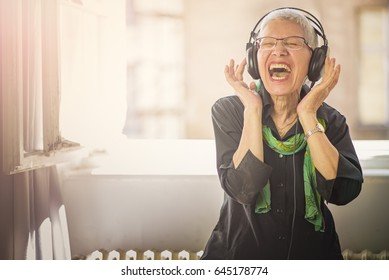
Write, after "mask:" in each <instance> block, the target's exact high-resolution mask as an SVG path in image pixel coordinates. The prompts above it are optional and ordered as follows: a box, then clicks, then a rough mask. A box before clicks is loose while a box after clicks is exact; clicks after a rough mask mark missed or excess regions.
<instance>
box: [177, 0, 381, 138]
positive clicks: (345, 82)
mask: <svg viewBox="0 0 389 280" xmlns="http://www.w3.org/2000/svg"><path fill="white" fill-rule="evenodd" d="M388 3H389V1H387V0H359V1H358V0H342V1H339V0H326V1H306V0H293V1H282V0H273V1H260V0H245V1H235V0H212V1H209V0H187V1H185V11H186V13H185V17H184V18H185V21H186V23H185V24H186V34H188V35H187V38H186V59H187V61H186V63H187V64H186V79H187V89H186V93H187V100H188V104H190V105H188V108H189V109H188V112H187V116H186V117H187V122H188V131H187V137H188V138H213V130H212V123H211V118H210V108H211V106H212V104H213V103H214V102H215V101H216V100H217V99H218V98H220V97H222V96H225V95H229V94H232V91H231V89H230V88H229V86H228V85H227V84H226V82H225V80H224V74H223V70H224V65H225V64H226V63H227V62H228V61H229V59H230V58H234V59H235V60H238V61H240V60H241V59H243V57H244V56H245V44H246V42H247V41H248V39H249V35H250V31H251V30H252V28H253V27H254V25H255V24H256V22H257V21H258V20H259V18H260V17H262V16H263V15H264V14H265V13H266V12H268V11H270V10H272V9H274V8H278V7H283V6H294V7H299V8H302V9H305V10H307V11H310V12H311V13H313V14H314V15H315V16H316V17H317V18H319V20H320V21H321V23H322V24H323V26H324V30H325V33H326V36H327V39H328V41H329V46H330V48H331V56H334V57H336V58H337V61H338V62H339V63H340V64H341V66H342V73H341V78H340V81H339V83H338V85H337V87H336V88H335V89H334V90H333V91H332V93H331V95H330V96H329V97H328V99H327V103H329V104H330V105H332V106H333V107H335V108H337V109H338V110H339V111H340V112H341V113H343V114H344V115H345V116H346V117H347V120H348V123H349V126H350V129H351V136H352V137H353V138H354V139H369V138H372V139H386V138H387V137H388V135H386V133H387V132H386V131H383V132H382V133H380V132H379V131H373V132H372V133H369V132H368V131H362V130H360V129H359V127H358V115H357V113H358V112H357V108H358V103H357V102H358V100H357V85H356V84H355V81H356V80H357V74H358V60H357V54H358V53H357V49H356V48H355V47H353V46H356V40H357V37H356V31H357V30H356V12H357V9H358V7H360V6H363V5H373V4H374V5H377V4H388Z"/></svg>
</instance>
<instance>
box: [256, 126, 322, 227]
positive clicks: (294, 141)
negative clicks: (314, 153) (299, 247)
mask: <svg viewBox="0 0 389 280" xmlns="http://www.w3.org/2000/svg"><path fill="white" fill-rule="evenodd" d="M319 122H320V123H321V124H322V125H323V127H324V129H325V128H326V126H325V123H324V120H323V119H319ZM263 138H264V140H265V143H266V145H268V146H269V147H270V148H271V149H273V150H274V151H276V152H277V153H280V154H282V155H292V154H294V153H297V152H299V151H301V150H302V149H304V148H305V147H306V150H305V154H304V168H303V173H304V193H305V219H306V220H307V221H308V222H310V223H312V224H313V225H314V226H315V230H316V231H324V222H323V214H322V213H321V210H320V200H321V198H320V194H319V192H318V191H317V182H316V173H315V166H314V165H313V163H312V157H311V153H310V151H309V148H308V146H307V141H305V140H304V134H303V133H299V134H297V135H293V136H292V137H291V138H289V139H288V140H286V141H284V142H282V141H279V140H277V139H276V138H275V137H274V136H273V134H272V132H271V129H270V128H269V127H267V126H263ZM270 209H271V207H270V183H269V181H268V182H267V184H266V186H265V187H264V188H263V190H262V192H261V194H260V195H259V197H258V199H257V203H256V207H255V212H256V213H258V214H261V213H267V212H269V211H270Z"/></svg>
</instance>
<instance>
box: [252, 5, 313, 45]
mask: <svg viewBox="0 0 389 280" xmlns="http://www.w3.org/2000/svg"><path fill="white" fill-rule="evenodd" d="M272 20H288V21H293V22H295V23H297V24H299V25H300V26H301V27H302V28H303V30H304V38H305V40H306V41H307V43H308V45H309V46H311V47H312V48H316V47H317V46H318V38H317V37H318V36H317V33H316V31H315V28H314V27H313V25H312V23H311V22H310V21H309V20H308V19H307V18H306V17H305V16H304V15H303V14H302V13H301V12H300V11H297V10H294V9H288V8H285V9H279V10H274V11H272V12H270V13H269V14H268V15H266V16H265V17H264V18H263V20H262V21H261V23H260V26H259V30H260V31H259V34H258V36H260V35H261V32H262V30H263V29H264V28H265V27H266V25H267V24H268V23H269V22H270V21H272Z"/></svg>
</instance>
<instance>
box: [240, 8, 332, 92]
mask: <svg viewBox="0 0 389 280" xmlns="http://www.w3.org/2000/svg"><path fill="white" fill-rule="evenodd" d="M283 9H292V10H297V11H300V12H303V13H304V14H305V17H306V18H307V19H308V20H309V21H310V22H311V23H312V27H313V28H314V30H315V32H316V34H317V35H318V36H320V37H321V38H322V39H323V41H324V45H322V46H321V47H318V48H315V49H314V50H313V53H312V57H311V60H310V62H309V68H308V79H309V80H310V81H311V82H312V85H311V87H312V86H313V84H314V83H315V82H316V81H318V80H319V79H320V77H321V71H322V69H323V66H324V63H325V58H326V55H327V50H328V41H327V38H326V36H325V34H324V29H323V26H322V25H321V23H320V21H319V20H318V19H317V18H316V17H315V16H314V15H312V14H311V13H309V12H307V11H305V10H302V9H299V8H293V7H284V8H278V9H275V10H272V11H270V12H268V13H267V14H265V15H264V16H263V17H262V18H260V19H259V21H258V22H257V24H256V25H255V26H254V29H253V31H251V33H250V38H249V41H248V43H247V44H246V60H247V71H248V72H249V74H250V75H251V77H252V78H253V79H254V80H258V79H260V78H261V76H260V74H259V70H258V61H257V52H258V48H257V46H256V44H255V43H253V40H254V38H255V37H256V36H257V35H258V34H259V32H260V30H258V31H257V32H255V30H256V28H257V27H258V25H259V24H260V23H261V22H262V20H263V19H264V18H265V17H266V16H267V15H268V14H270V13H272V12H274V11H277V10H283Z"/></svg>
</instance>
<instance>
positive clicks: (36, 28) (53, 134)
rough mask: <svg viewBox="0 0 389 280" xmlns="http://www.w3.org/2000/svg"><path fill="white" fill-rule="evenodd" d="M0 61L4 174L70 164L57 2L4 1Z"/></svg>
mask: <svg viewBox="0 0 389 280" xmlns="http://www.w3.org/2000/svg"><path fill="white" fill-rule="evenodd" d="M0 11H1V15H0V18H1V23H0V28H1V30H0V50H1V51H0V61H1V66H0V67H1V71H0V73H1V77H0V81H1V93H2V102H1V105H2V114H3V115H2V118H1V120H2V129H3V139H2V145H3V159H2V160H3V172H4V173H5V174H14V173H17V172H22V171H26V170H31V169H35V168H40V167H44V166H49V165H53V164H56V163H58V162H61V161H64V160H67V159H69V157H71V156H72V154H71V153H69V152H70V151H74V149H77V148H78V147H79V144H77V143H74V142H71V141H67V140H65V139H63V138H62V137H61V134H60V129H59V103H60V101H59V100H60V76H59V48H58V43H59V42H58V28H57V27H58V3H57V1H48V0H44V1H43V0H42V1H2V2H1V7H0Z"/></svg>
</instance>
